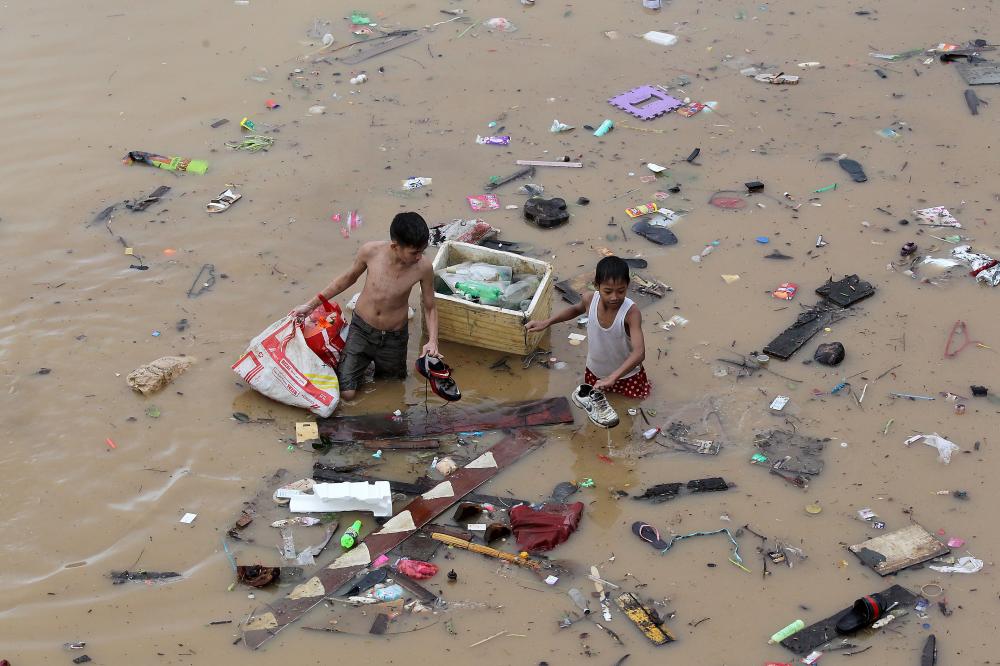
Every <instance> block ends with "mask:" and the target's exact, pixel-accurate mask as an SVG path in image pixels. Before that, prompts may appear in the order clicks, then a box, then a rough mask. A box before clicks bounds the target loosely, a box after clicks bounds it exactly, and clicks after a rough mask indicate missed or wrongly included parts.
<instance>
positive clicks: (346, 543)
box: [340, 520, 361, 550]
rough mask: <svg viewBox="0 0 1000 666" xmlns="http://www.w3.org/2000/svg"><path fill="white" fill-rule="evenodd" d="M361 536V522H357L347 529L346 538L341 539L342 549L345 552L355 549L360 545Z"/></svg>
mask: <svg viewBox="0 0 1000 666" xmlns="http://www.w3.org/2000/svg"><path fill="white" fill-rule="evenodd" d="M360 534H361V521H360V520H355V521H354V523H353V524H352V525H351V526H350V527H348V528H347V531H346V532H344V536H342V537H340V547H341V548H343V549H344V550H350V549H351V548H354V546H355V544H357V543H358V536H360Z"/></svg>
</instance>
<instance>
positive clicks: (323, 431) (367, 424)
mask: <svg viewBox="0 0 1000 666" xmlns="http://www.w3.org/2000/svg"><path fill="white" fill-rule="evenodd" d="M317 422H318V423H319V433H320V435H321V436H322V437H325V438H327V439H332V440H335V441H343V442H353V441H356V440H359V439H374V440H381V439H396V438H402V437H418V438H419V437H433V436H435V435H447V434H452V433H457V432H472V431H476V430H504V429H508V428H526V427H532V426H542V425H555V424H559V423H572V422H573V412H572V411H571V410H570V406H569V400H567V399H566V398H564V397H558V398H543V399H541V400H525V401H521V402H506V403H500V404H496V403H491V402H484V403H480V404H476V405H467V404H466V403H465V402H462V403H448V404H447V405H443V406H441V407H439V408H436V409H432V410H431V411H430V412H427V411H425V410H424V407H423V405H418V406H414V407H412V408H410V409H409V410H408V411H406V412H405V413H404V414H403V415H402V416H395V415H394V414H393V413H392V412H384V413H380V414H379V413H374V414H359V415H357V416H333V417H330V418H326V419H323V418H321V419H319V420H318V421H317Z"/></svg>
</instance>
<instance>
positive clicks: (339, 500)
mask: <svg viewBox="0 0 1000 666" xmlns="http://www.w3.org/2000/svg"><path fill="white" fill-rule="evenodd" d="M289 509H290V510H291V512H292V513H326V512H338V511H371V512H372V513H373V514H375V515H376V516H379V517H383V516H391V515H392V491H391V490H390V489H389V482H388V481H375V482H374V483H366V482H364V481H361V482H358V483H317V484H316V485H315V486H314V487H313V494H312V495H294V496H293V497H292V498H291V502H290V504H289Z"/></svg>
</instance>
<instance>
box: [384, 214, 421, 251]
mask: <svg viewBox="0 0 1000 666" xmlns="http://www.w3.org/2000/svg"><path fill="white" fill-rule="evenodd" d="M430 237H431V233H430V231H428V230H427V223H426V222H424V218H422V217H420V214H419V213H414V212H412V211H410V212H406V213H399V214H397V215H396V217H394V218H392V224H390V225H389V238H391V239H392V240H394V241H396V242H397V243H399V244H400V245H403V246H405V247H414V248H417V249H421V250H422V249H423V248H425V247H427V242H428V240H429V239H430Z"/></svg>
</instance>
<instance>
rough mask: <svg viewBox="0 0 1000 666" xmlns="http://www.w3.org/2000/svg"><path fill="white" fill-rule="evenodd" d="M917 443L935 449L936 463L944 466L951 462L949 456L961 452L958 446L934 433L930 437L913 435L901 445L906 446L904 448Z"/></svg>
mask: <svg viewBox="0 0 1000 666" xmlns="http://www.w3.org/2000/svg"><path fill="white" fill-rule="evenodd" d="M919 441H923V443H924V444H926V445H927V446H933V447H934V448H935V449H937V450H938V461H939V462H942V463H944V464H946V465H947V464H948V463H950V462H951V454H953V453H954V452H955V451H961V450H962V449H961V448H959V446H958V444H955V442H952V441H950V440H947V439H945V438H944V437H942V436H941V435H939V434H937V433H936V432H935V433H933V434H930V435H914V436H913V437H910V438H908V439H906V440H905V441H904V442H903V443H904V444H906V446H909V445H910V444H913V443H914V442H919Z"/></svg>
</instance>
